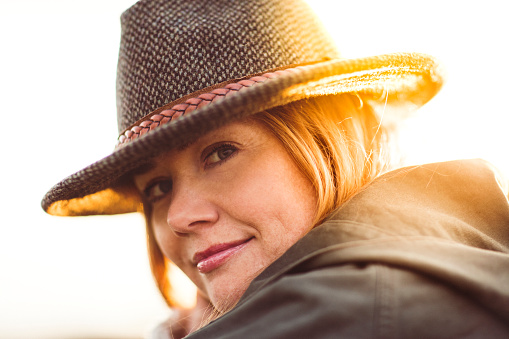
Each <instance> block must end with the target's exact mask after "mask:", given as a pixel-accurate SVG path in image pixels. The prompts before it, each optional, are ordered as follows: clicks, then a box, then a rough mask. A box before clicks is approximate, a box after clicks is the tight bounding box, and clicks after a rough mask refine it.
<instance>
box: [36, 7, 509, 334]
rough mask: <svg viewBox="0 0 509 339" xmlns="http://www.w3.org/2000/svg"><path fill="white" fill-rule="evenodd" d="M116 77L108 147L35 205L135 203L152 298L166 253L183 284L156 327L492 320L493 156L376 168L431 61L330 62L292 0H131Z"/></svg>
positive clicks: (501, 200)
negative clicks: (184, 292)
mask: <svg viewBox="0 0 509 339" xmlns="http://www.w3.org/2000/svg"><path fill="white" fill-rule="evenodd" d="M117 79H118V81H117V93H118V96H117V99H118V122H119V132H120V137H119V142H118V145H117V148H116V149H115V151H114V152H113V153H112V154H111V155H110V156H108V157H106V158H104V159H102V160H100V161H98V162H97V163H95V164H92V165H90V166H89V167H87V168H85V169H83V170H81V171H79V172H77V173H76V174H74V175H72V176H70V177H68V178H66V179H64V180H63V181H62V182H60V183H59V184H57V185H56V186H55V187H53V188H52V189H51V190H50V191H49V192H48V193H47V195H46V196H45V197H44V199H43V202H42V205H43V208H44V209H45V210H46V211H47V212H48V213H51V214H55V215H88V214H115V213H125V212H132V211H143V212H144V213H145V217H146V221H147V234H148V244H149V254H150V258H151V267H152V270H153V273H154V276H155V278H156V281H157V283H158V286H159V289H160V290H161V292H162V294H163V296H164V297H165V299H166V301H167V302H168V304H169V305H170V306H177V305H175V298H174V295H175V293H178V291H172V290H171V283H170V282H169V281H168V278H167V276H168V275H167V273H168V270H169V268H170V263H171V262H172V263H174V264H176V265H177V266H178V267H180V268H181V269H182V270H183V271H184V273H185V274H186V275H187V276H188V277H189V278H190V279H191V281H193V283H194V284H195V285H196V286H197V288H198V291H199V292H198V295H199V296H198V303H197V306H196V307H195V308H194V309H192V310H187V311H182V312H181V313H176V316H175V318H174V319H171V320H170V321H169V322H168V324H166V325H164V326H163V327H161V328H160V329H159V330H158V332H157V333H158V335H163V336H164V335H167V336H168V337H179V336H180V337H181V336H184V335H187V334H189V333H192V334H191V335H190V336H189V337H190V338H210V337H219V338H254V337H256V338H259V337H264V338H265V337H269V338H270V337H274V338H276V337H278V338H293V337H297V338H312V337H317V338H327V337H330V338H337V337H377V336H385V337H391V338H393V337H394V338H396V337H413V336H420V337H433V338H456V337H467V336H469V337H490V338H497V337H499V338H503V337H506V336H507V334H508V333H509V328H508V326H507V325H506V324H507V323H508V322H509V306H508V305H509V288H508V287H507V286H509V277H508V275H507V274H505V273H504V272H508V271H509V270H508V269H509V254H508V253H509V235H508V234H509V232H507V231H506V230H505V227H507V226H508V225H509V206H508V203H507V188H504V187H503V186H502V185H501V182H500V181H497V179H496V177H495V172H494V171H493V170H492V169H490V167H489V166H488V165H487V164H485V163H483V162H481V161H464V162H462V161H460V162H450V163H443V164H431V165H424V166H419V167H414V168H404V169H399V170H396V171H392V172H387V173H385V172H386V171H387V170H388V169H389V167H390V166H389V165H390V158H389V143H388V141H389V140H388V139H389V135H390V131H391V129H392V128H393V127H394V126H395V124H397V121H398V120H399V119H401V118H402V117H404V116H405V114H408V112H410V111H411V110H412V109H415V108H416V107H417V106H420V105H422V104H424V103H425V102H427V101H428V100H429V99H430V98H431V97H433V95H434V94H435V93H436V92H437V91H438V90H439V89H440V86H441V83H442V78H441V75H440V69H439V66H438V65H437V63H436V61H435V60H434V59H433V58H431V57H429V56H426V55H418V54H395V55H385V56H378V57H370V58H364V59H356V60H345V59H340V58H339V55H338V53H337V51H336V50H335V48H334V47H333V44H332V42H331V40H330V38H329V37H328V35H327V34H326V33H325V32H324V31H323V29H322V27H321V25H320V23H319V22H318V21H317V19H316V18H315V17H314V16H313V15H312V14H311V12H310V10H309V8H308V7H307V6H306V5H305V4H303V3H301V2H299V1H293V0H281V1H264V0H259V1H226V0H214V1H210V0H209V1H205V0H201V1H192V2H189V1H183V0H180V1H164V0H142V1H140V2H138V3H137V4H135V5H134V6H133V7H132V8H130V9H129V10H128V11H126V12H125V13H124V14H123V16H122V40H121V47H120V55H119V64H118V77H117ZM383 173H385V174H383ZM486 263H490V264H489V265H486ZM501 272H502V273H501ZM208 320H213V321H212V322H210V323H209V324H208V325H206V326H204V327H203V328H201V329H199V330H197V329H198V328H199V327H200V326H201V323H207V322H208ZM165 326H166V327H165Z"/></svg>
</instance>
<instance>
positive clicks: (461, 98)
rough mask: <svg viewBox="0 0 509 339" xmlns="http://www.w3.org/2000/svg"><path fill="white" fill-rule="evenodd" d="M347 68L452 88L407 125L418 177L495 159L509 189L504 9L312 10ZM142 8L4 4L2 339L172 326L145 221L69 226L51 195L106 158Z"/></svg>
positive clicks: (16, 0) (0, 64) (421, 4)
mask: <svg viewBox="0 0 509 339" xmlns="http://www.w3.org/2000/svg"><path fill="white" fill-rule="evenodd" d="M310 2H311V5H313V6H314V7H315V8H316V10H317V12H318V14H319V15H320V16H321V17H322V18H323V19H324V21H325V22H326V25H327V27H328V28H329V29H330V30H331V32H332V33H333V34H334V36H335V38H336V39H337V41H338V46H339V48H340V50H341V51H342V53H343V56H344V57H349V58H350V57H360V56H368V55H375V54H382V53H389V52H400V51H418V52H426V53H429V54H432V55H435V56H437V57H439V58H440V59H441V60H442V61H443V63H444V66H445V67H446V69H447V71H448V82H447V84H446V86H445V87H444V89H443V90H442V92H441V93H440V94H439V95H438V96H437V97H436V99H435V100H433V101H432V102H430V103H429V104H428V105H426V106H425V107H424V108H423V109H422V110H421V111H420V113H419V114H417V116H416V118H415V119H413V120H411V121H409V123H408V127H409V129H408V131H407V132H406V134H405V135H404V139H403V140H404V149H405V150H407V151H408V161H409V162H410V163H418V162H429V161H440V160H447V159H457V158H469V157H484V158H486V159H488V160H491V161H492V162H494V163H495V164H497V165H498V166H499V167H500V168H502V169H503V170H504V171H505V172H506V173H507V174H508V175H509V159H508V156H507V149H508V145H509V133H508V122H509V108H508V106H507V103H506V101H505V100H506V99H507V98H508V97H509V94H508V93H509V85H508V80H509V67H508V66H507V56H508V55H509V45H508V44H507V38H508V33H509V21H508V20H507V18H506V14H507V8H506V7H505V6H506V5H505V4H504V3H505V1H493V0H491V1H490V0H485V1H482V2H479V1H466V0H463V1H452V0H450V1H444V0H440V1H436V0H426V1H408V0H405V1H404V0H401V1H395V0H384V1H362V0H355V1H353V0H351V1H349V2H345V1H339V0H330V1H328V0H310ZM133 3H134V0H116V1H114V0H110V1H104V0H88V1H70V0H32V1H30V0H0V48H1V53H0V98H1V101H0V102H1V106H0V107H1V110H2V122H3V126H4V127H3V129H2V130H3V132H2V133H1V137H0V138H1V139H0V140H1V144H2V146H1V147H2V149H1V152H2V153H1V154H2V157H1V159H2V160H1V161H2V170H1V171H2V172H1V173H2V176H1V179H0V180H1V187H2V191H3V194H2V196H1V198H0V199H1V206H2V207H3V209H2V210H3V213H4V217H3V221H2V222H1V223H0V338H42V339H44V338H99V337H101V338H104V337H108V338H115V337H118V338H137V337H141V336H143V335H144V334H145V333H147V331H148V329H149V328H150V327H151V326H153V325H154V324H155V323H156V322H157V321H158V320H161V319H162V318H164V317H165V316H167V314H168V310H167V309H166V308H165V306H164V304H163V302H162V300H161V299H160V298H159V296H158V294H157V291H156V288H155V286H154V284H153V282H152V278H151V275H150V271H149V268H148V263H147V258H146V254H145V251H146V249H145V240H144V229H143V221H142V218H141V217H140V216H138V215H125V216H116V217H84V218H57V217H50V216H47V215H45V214H44V213H43V211H42V210H41V208H40V205H39V204H40V200H41V198H42V196H43V195H44V193H45V192H46V191H47V190H48V189H49V188H50V187H51V186H52V185H53V184H55V183H57V182H58V181H59V180H60V179H62V178H64V177H65V176H67V175H69V174H72V173H73V172H75V171H77V170H79V169H81V168H83V167H85V166H87V165H89V164H90V163H92V162H94V161H96V160H98V159H99V158H101V157H103V156H106V155H108V154H109V153H110V152H111V150H112V149H113V146H114V143H115V140H116V134H117V128H116V115H115V109H116V106H115V72H116V62H117V55H118V44H119V37H120V28H119V16H120V14H121V12H122V11H123V10H125V9H127V8H128V7H129V6H130V5H132V4H133Z"/></svg>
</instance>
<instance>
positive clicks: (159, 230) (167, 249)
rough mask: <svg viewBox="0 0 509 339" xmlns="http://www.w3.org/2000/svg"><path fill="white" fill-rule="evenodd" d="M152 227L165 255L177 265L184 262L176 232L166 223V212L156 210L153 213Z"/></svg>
mask: <svg viewBox="0 0 509 339" xmlns="http://www.w3.org/2000/svg"><path fill="white" fill-rule="evenodd" d="M152 229H153V232H154V238H155V240H156V242H157V244H158V245H159V248H160V249H161V252H163V254H164V256H165V257H166V258H168V259H170V260H171V261H172V262H173V263H174V264H176V265H177V266H180V263H181V262H182V260H181V259H180V258H181V257H182V255H181V254H180V252H181V249H180V245H179V243H178V241H177V238H176V236H175V234H174V233H173V232H172V231H171V229H170V228H169V227H168V225H167V223H166V213H164V212H162V211H161V210H159V211H158V210H157V209H155V210H154V213H152Z"/></svg>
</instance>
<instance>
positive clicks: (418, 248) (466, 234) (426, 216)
mask: <svg viewBox="0 0 509 339" xmlns="http://www.w3.org/2000/svg"><path fill="white" fill-rule="evenodd" d="M502 184H503V183H502V182H501V181H500V180H499V178H497V176H496V173H495V172H494V170H493V169H492V168H491V167H490V165H489V164H487V163H486V162H484V161H481V160H468V161H465V160H463V161H452V162H446V163H435V164H428V165H423V166H415V167H409V168H403V169H400V170H397V171H394V172H390V173H387V174H385V175H383V176H381V177H379V178H378V179H376V180H375V181H374V182H373V183H371V184H369V185H368V186H367V187H365V188H364V189H363V190H362V191H361V192H359V193H358V194H356V195H355V196H354V197H353V198H351V199H350V200H349V201H348V202H346V203H345V204H343V205H342V206H341V207H340V208H339V209H338V210H337V211H335V213H334V214H333V215H331V216H330V218H328V219H327V220H326V221H325V222H324V223H323V224H321V225H320V226H318V227H315V228H314V229H313V230H312V231H311V232H310V233H308V234H307V235H306V236H305V237H304V238H302V239H301V240H300V241H299V242H297V243H296V244H295V245H294V246H293V247H291V248H290V249H289V250H288V251H287V252H286V253H285V254H284V255H283V256H282V257H280V258H279V259H278V260H276V261H275V262H274V263H273V264H272V265H270V266H269V267H268V268H266V269H265V270H264V271H263V272H262V273H261V274H260V275H259V276H258V277H257V278H256V279H255V280H253V282H252V283H251V285H250V286H249V288H248V290H247V291H246V292H245V294H244V295H243V297H242V298H241V300H240V301H239V302H238V304H237V305H236V306H235V307H234V308H233V309H232V310H231V311H230V312H228V313H226V314H225V315H223V316H222V317H220V318H218V319H216V320H215V321H213V322H211V323H210V324H208V325H207V326H205V327H203V328H202V329H200V330H198V331H196V332H194V333H192V334H191V335H189V336H188V337H187V338H189V339H198V338H243V339H245V338H434V339H436V338H448V339H450V338H509V204H508V198H507V187H505V186H504V185H502Z"/></svg>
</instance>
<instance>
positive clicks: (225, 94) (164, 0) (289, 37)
mask: <svg viewBox="0 0 509 339" xmlns="http://www.w3.org/2000/svg"><path fill="white" fill-rule="evenodd" d="M121 23H122V35H121V43H120V53H119V60H118V70H117V116H118V128H119V135H120V136H119V138H118V141H117V146H116V147H115V149H114V151H113V152H112V154H110V155H109V156H107V157H105V158H103V159H101V160H99V161H97V162H95V163H93V164H92V165H90V166H88V167H86V168H84V169H82V170H80V171H78V172H76V173H75V174H73V175H71V176H69V177H67V178H65V179H64V180H62V181H61V182H59V183H58V184H56V185H55V186H54V187H53V188H51V190H50V191H49V192H48V193H47V194H46V195H45V196H44V198H43V200H42V207H43V209H44V210H45V211H46V212H48V213H50V214H54V215H90V214H116V213H126V212H133V211H137V210H139V209H140V200H139V197H138V195H137V193H136V192H135V190H134V189H133V188H132V186H131V185H130V184H129V180H128V179H127V177H128V176H127V175H126V174H127V173H129V172H131V171H132V170H135V169H136V168H139V167H140V166H142V165H143V164H144V162H146V160H147V159H150V158H151V157H154V156H156V155H158V154H160V153H162V152H164V151H167V150H170V149H172V148H175V147H179V146H182V145H184V144H186V143H188V142H190V141H192V140H193V139H196V138H197V137H199V136H201V135H203V134H205V133H207V132H208V131H211V130H212V129H214V128H218V127H220V126H223V125H225V124H228V123H230V122H232V121H234V120H236V119H241V118H243V117H247V116H249V115H252V114H255V113H257V112H260V111H263V110H267V109H270V108H273V107H276V106H280V105H284V104H288V103H290V102H293V101H296V100H300V99H305V98H310V97H314V96H320V95H328V94H339V93H355V94H356V95H359V96H361V97H362V99H363V101H364V102H365V103H368V104H370V105H372V106H373V107H375V109H376V108H377V107H379V106H380V107H382V108H385V109H386V113H385V116H384V118H383V120H382V123H386V122H387V121H394V120H397V119H400V118H401V112H403V115H404V114H406V112H410V111H412V110H415V109H416V108H417V107H419V106H421V105H423V104H424V103H425V102H427V101H428V100H429V99H431V98H432V97H433V96H434V95H435V94H436V92H437V91H438V90H439V89H440V87H441V85H442V76H441V74H440V69H439V65H438V63H437V62H436V60H435V59H433V58H432V57H430V56H427V55H422V54H415V53H409V54H404V53H403V54H401V53H400V54H389V55H382V56H375V57H367V58H360V59H341V58H340V56H339V53H338V52H337V50H336V48H335V47H334V43H333V42H332V39H331V38H330V36H329V35H328V34H327V32H325V31H324V29H323V27H322V25H321V23H320V22H319V20H318V19H317V18H316V16H315V15H314V14H313V13H312V11H311V9H310V8H309V7H308V6H307V5H306V4H305V3H303V2H302V1H299V0H192V1H190V0H141V1H139V2H138V3H136V4H135V5H134V6H132V7H131V8H130V9H128V10H127V11H126V12H124V13H123V14H122V17H121ZM353 29H354V28H352V30H353ZM348 33H349V34H351V33H352V32H348ZM98 123H100V122H98Z"/></svg>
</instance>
